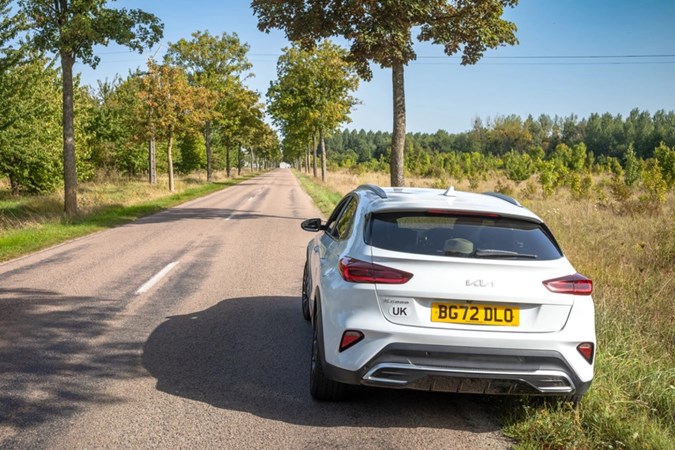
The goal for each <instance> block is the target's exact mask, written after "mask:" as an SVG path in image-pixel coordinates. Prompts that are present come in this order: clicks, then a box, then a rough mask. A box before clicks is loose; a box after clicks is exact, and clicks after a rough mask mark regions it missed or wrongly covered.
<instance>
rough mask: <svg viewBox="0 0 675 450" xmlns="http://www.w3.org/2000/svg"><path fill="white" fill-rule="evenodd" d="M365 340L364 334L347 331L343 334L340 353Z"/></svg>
mask: <svg viewBox="0 0 675 450" xmlns="http://www.w3.org/2000/svg"><path fill="white" fill-rule="evenodd" d="M361 339H363V333H361V332H360V331H355V330H347V331H345V332H344V333H342V339H341V340H340V351H341V352H343V351H345V350H347V349H348V348H349V347H351V346H353V345H355V344H357V343H359V342H360V341H361Z"/></svg>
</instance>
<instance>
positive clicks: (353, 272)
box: [338, 256, 413, 284]
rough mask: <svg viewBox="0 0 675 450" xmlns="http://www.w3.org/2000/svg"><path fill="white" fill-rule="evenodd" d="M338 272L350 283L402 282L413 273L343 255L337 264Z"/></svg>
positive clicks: (407, 279) (406, 280) (408, 278)
mask: <svg viewBox="0 0 675 450" xmlns="http://www.w3.org/2000/svg"><path fill="white" fill-rule="evenodd" d="M338 267H339V269H340V274H341V275H342V278H343V279H344V280H345V281H348V282H350V283H382V284H404V283H407V282H408V281H409V280H410V279H411V278H412V277H413V274H411V273H408V272H404V271H402V270H398V269H392V268H391V267H385V266H380V265H378V264H373V263H368V262H365V261H360V260H358V259H354V258H350V257H349V256H345V257H344V258H341V259H340V262H339V264H338Z"/></svg>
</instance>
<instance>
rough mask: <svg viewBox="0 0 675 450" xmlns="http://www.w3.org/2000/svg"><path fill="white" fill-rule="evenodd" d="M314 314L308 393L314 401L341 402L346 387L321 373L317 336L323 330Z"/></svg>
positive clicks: (317, 316) (321, 366)
mask: <svg viewBox="0 0 675 450" xmlns="http://www.w3.org/2000/svg"><path fill="white" fill-rule="evenodd" d="M315 314H316V316H315V318H314V326H313V329H314V333H313V336H312V365H311V367H310V372H309V393H310V394H311V395H312V398H313V399H314V400H319V401H327V402H334V401H339V400H343V399H344V398H345V396H346V394H347V385H345V384H343V383H339V382H337V381H333V380H330V379H328V378H327V377H326V375H325V374H324V372H323V364H322V362H321V359H322V357H321V354H322V353H321V344H320V343H319V335H320V334H321V333H322V332H323V330H322V329H321V323H320V321H321V319H320V317H319V313H318V311H316V312H315Z"/></svg>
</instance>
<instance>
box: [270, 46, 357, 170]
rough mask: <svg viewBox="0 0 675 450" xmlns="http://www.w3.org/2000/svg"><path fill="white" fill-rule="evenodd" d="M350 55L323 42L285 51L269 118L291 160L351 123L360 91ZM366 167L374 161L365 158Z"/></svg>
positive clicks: (274, 83)
mask: <svg viewBox="0 0 675 450" xmlns="http://www.w3.org/2000/svg"><path fill="white" fill-rule="evenodd" d="M346 57H347V52H346V51H344V50H343V49H341V48H340V47H338V46H337V45H335V44H333V43H331V42H330V41H324V42H322V43H321V44H319V45H318V46H317V47H316V48H315V49H313V50H303V49H301V48H300V47H299V46H297V45H294V46H291V47H289V48H286V49H284V54H283V55H282V56H281V57H280V58H279V61H278V63H277V76H278V79H277V80H276V81H275V82H273V83H272V85H271V86H270V89H269V90H268V92H267V97H268V104H269V112H270V114H271V115H272V118H273V120H274V122H275V123H276V124H277V125H278V126H279V127H280V128H281V130H282V131H283V133H284V136H285V137H286V138H287V139H286V144H287V145H286V146H285V154H286V155H287V158H289V159H292V158H294V157H298V156H300V155H302V154H303V153H304V149H305V148H306V146H307V143H308V142H310V141H312V139H313V137H314V135H315V133H317V132H318V133H319V134H322V135H323V134H331V133H332V132H333V131H334V130H335V129H336V128H337V127H338V126H340V125H341V124H343V123H346V122H348V121H350V119H349V113H350V112H351V109H352V107H353V106H354V105H355V104H356V103H357V100H356V99H355V98H354V97H353V96H352V95H351V94H352V92H353V91H355V90H356V89H357V88H358V78H356V76H355V74H354V67H353V65H352V64H350V63H348V62H347V61H346ZM360 159H361V160H362V161H367V160H370V155H362V156H361V157H360Z"/></svg>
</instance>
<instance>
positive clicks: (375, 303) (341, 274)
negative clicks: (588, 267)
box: [302, 185, 596, 402]
mask: <svg viewBox="0 0 675 450" xmlns="http://www.w3.org/2000/svg"><path fill="white" fill-rule="evenodd" d="M302 228H303V229H304V230H307V231H313V232H319V233H318V234H317V235H316V237H315V238H314V239H312V240H311V241H310V242H309V245H308V246H307V262H306V265H305V271H304V276H303V289H302V312H303V315H304V317H305V319H307V320H311V322H312V325H313V329H314V333H313V335H314V337H313V345H312V364H311V374H310V390H311V394H312V397H313V398H315V399H317V400H338V399H341V398H342V397H343V396H344V395H345V393H346V387H347V385H367V386H380V387H389V388H408V389H420V390H431V391H445V392H462V393H465V392H466V393H481V394H535V395H556V396H561V397H565V398H567V399H570V400H572V401H575V402H576V401H578V400H580V399H581V396H582V395H583V394H584V393H585V392H586V391H587V390H588V388H589V386H590V385H591V381H592V379H593V359H594V358H593V357H594V355H595V351H596V339H595V319H594V307H593V300H592V298H591V292H592V290H593V284H592V282H591V280H589V279H588V278H586V277H584V276H582V275H579V274H578V273H577V272H576V270H574V268H573V267H572V265H571V264H570V263H569V261H568V260H567V258H565V256H564V255H563V253H562V251H561V249H560V247H559V245H558V244H557V243H556V241H555V239H554V238H553V235H552V234H551V232H550V230H549V229H548V227H547V226H546V225H545V224H544V223H543V221H542V220H541V219H540V218H539V217H537V216H536V215H535V214H533V213H532V212H531V211H529V210H528V209H526V208H524V207H523V206H521V205H520V204H519V203H518V202H517V201H516V200H514V199H512V198H510V197H507V196H504V195H502V194H496V193H488V194H477V193H468V192H459V191H454V190H453V189H452V188H450V189H448V190H447V191H443V190H438V189H415V188H384V189H383V188H380V187H378V186H373V185H363V186H359V187H358V188H356V189H355V190H354V191H352V192H350V193H349V194H348V195H346V196H345V197H344V198H343V199H342V200H341V201H340V203H339V204H338V205H337V207H336V208H335V210H334V211H333V213H332V214H331V216H330V218H329V219H328V221H327V222H326V223H322V221H321V219H308V220H306V221H304V222H303V223H302Z"/></svg>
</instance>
